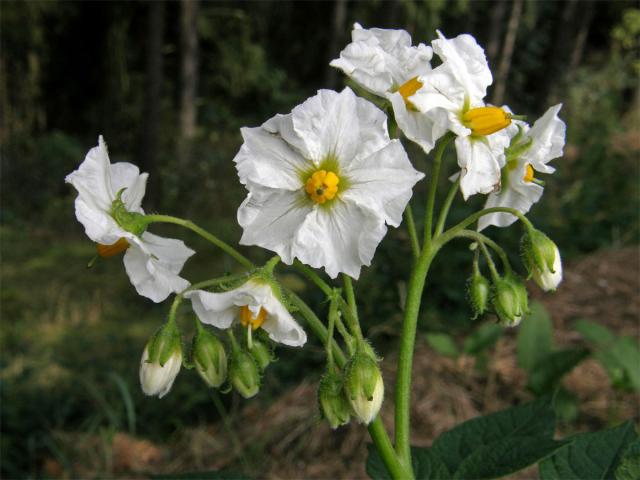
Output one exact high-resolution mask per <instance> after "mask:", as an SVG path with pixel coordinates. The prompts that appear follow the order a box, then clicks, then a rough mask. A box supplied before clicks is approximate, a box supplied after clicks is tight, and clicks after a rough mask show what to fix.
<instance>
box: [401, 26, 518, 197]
mask: <svg viewBox="0 0 640 480" xmlns="http://www.w3.org/2000/svg"><path fill="white" fill-rule="evenodd" d="M438 37H439V38H438V39H437V40H434V41H433V42H432V44H433V50H434V52H435V53H436V54H437V55H438V56H439V57H440V58H441V59H442V65H440V66H438V67H437V68H435V69H434V70H432V71H431V72H428V73H426V74H424V75H421V76H420V77H419V78H418V81H419V82H420V83H421V84H422V87H421V88H420V89H419V90H417V92H416V93H415V94H414V95H412V96H410V97H409V101H410V102H411V103H412V104H413V105H414V106H415V107H416V108H417V109H418V110H419V111H420V112H422V113H424V114H425V115H427V116H428V117H429V118H431V119H432V121H433V123H434V127H433V130H432V133H433V135H432V138H433V140H434V141H436V140H438V139H439V138H440V137H441V136H442V135H444V134H445V133H446V132H447V131H451V132H453V133H455V134H456V135H457V138H456V141H455V145H456V151H457V155H458V165H459V166H460V168H461V171H460V175H461V178H460V190H461V191H462V194H463V196H464V198H465V199H467V198H468V197H469V196H471V195H474V194H476V193H490V192H492V191H494V190H496V189H497V188H499V186H500V169H501V168H502V166H503V165H504V162H505V158H504V148H505V147H506V146H508V144H509V140H510V136H511V134H510V132H509V131H508V130H505V128H506V127H507V126H509V125H510V123H511V113H510V112H509V111H506V110H504V109H501V108H498V107H492V106H486V105H485V103H484V97H485V95H486V92H487V87H488V86H489V85H491V83H492V81H493V79H492V76H491V71H490V70H489V65H488V64H487V59H486V57H485V55H484V50H483V49H482V48H481V47H480V46H479V45H478V44H477V42H476V40H475V39H474V38H473V37H472V36H471V35H467V34H464V35H459V36H458V37H456V38H454V39H447V38H445V36H444V35H442V33H440V32H439V31H438ZM511 133H512V132H511Z"/></svg>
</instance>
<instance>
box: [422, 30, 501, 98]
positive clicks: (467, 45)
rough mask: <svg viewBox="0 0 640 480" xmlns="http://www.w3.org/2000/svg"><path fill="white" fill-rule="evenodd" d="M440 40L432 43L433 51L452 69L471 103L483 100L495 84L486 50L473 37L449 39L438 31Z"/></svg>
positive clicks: (465, 36)
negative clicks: (489, 88) (488, 89)
mask: <svg viewBox="0 0 640 480" xmlns="http://www.w3.org/2000/svg"><path fill="white" fill-rule="evenodd" d="M438 37H439V39H438V40H434V41H433V42H431V44H432V46H433V51H434V52H435V53H436V54H437V55H438V56H439V57H440V58H441V59H442V62H443V64H446V65H448V66H449V67H450V68H451V71H452V73H453V74H454V75H455V77H456V78H457V79H458V82H460V84H462V85H463V86H464V88H465V90H466V91H467V93H468V94H469V96H470V98H471V101H474V100H479V99H483V98H484V97H485V95H486V94H487V87H488V86H489V85H491V83H493V77H492V76H491V70H489V64H488V63H487V58H486V57H485V55H484V50H483V49H482V47H480V45H478V43H477V42H476V39H475V38H473V37H472V36H471V35H468V34H462V35H458V36H457V37H456V38H453V39H447V38H445V36H444V35H442V33H440V31H438Z"/></svg>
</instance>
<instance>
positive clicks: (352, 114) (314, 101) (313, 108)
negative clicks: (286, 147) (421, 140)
mask: <svg viewBox="0 0 640 480" xmlns="http://www.w3.org/2000/svg"><path fill="white" fill-rule="evenodd" d="M292 120H293V127H294V129H295V131H296V133H297V134H298V135H299V136H300V138H301V139H302V141H303V142H304V152H303V154H304V156H305V158H308V159H310V160H312V161H314V163H316V165H318V164H319V163H320V162H321V161H322V160H324V159H325V158H326V157H327V156H329V155H334V156H335V157H336V158H337V159H338V162H339V163H340V165H341V166H345V167H346V166H348V164H349V162H351V161H352V160H353V159H354V158H357V157H358V156H367V155H369V154H370V153H372V152H374V151H376V150H379V149H380V148H381V147H382V146H384V145H385V144H386V143H388V142H389V134H388V132H387V123H386V120H387V117H386V115H385V114H384V113H383V112H382V111H381V110H380V109H378V108H376V107H375V106H374V105H373V104H372V103H371V102H368V101H366V100H364V99H362V98H358V97H356V96H355V94H354V93H353V92H352V91H351V89H349V88H345V89H344V90H343V91H342V92H340V93H336V92H334V91H331V90H319V91H318V94H317V95H316V96H315V97H311V98H310V99H308V100H307V101H305V102H304V103H303V104H301V105H298V106H297V107H295V108H294V109H293V111H292Z"/></svg>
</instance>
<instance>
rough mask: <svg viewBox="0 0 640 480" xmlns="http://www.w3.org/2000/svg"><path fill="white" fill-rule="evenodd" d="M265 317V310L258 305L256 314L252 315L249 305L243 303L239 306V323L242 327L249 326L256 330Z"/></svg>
mask: <svg viewBox="0 0 640 480" xmlns="http://www.w3.org/2000/svg"><path fill="white" fill-rule="evenodd" d="M266 318H267V311H266V310H265V309H264V308H262V307H260V311H259V312H258V315H257V316H255V317H254V316H253V313H252V312H251V310H249V307H248V306H246V305H244V306H243V307H240V323H241V324H242V326H243V327H248V326H249V325H250V326H251V329H252V330H256V329H258V328H260V326H261V325H262V324H263V323H264V320H265V319H266Z"/></svg>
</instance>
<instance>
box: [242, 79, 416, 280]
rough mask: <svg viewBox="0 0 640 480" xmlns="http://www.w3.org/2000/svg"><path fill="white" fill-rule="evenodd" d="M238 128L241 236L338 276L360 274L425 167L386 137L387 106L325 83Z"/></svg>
mask: <svg viewBox="0 0 640 480" xmlns="http://www.w3.org/2000/svg"><path fill="white" fill-rule="evenodd" d="M242 136H243V138H244V144H243V145H242V148H241V149H240V152H239V153H238V154H237V156H236V157H235V159H234V161H235V162H236V167H237V169H238V175H239V177H240V181H241V182H242V183H243V184H244V185H245V186H246V187H247V189H248V190H249V194H248V196H247V198H246V200H245V201H244V202H243V203H242V205H241V206H240V208H239V210H238V222H239V223H240V225H241V226H242V227H243V229H244V232H243V235H242V238H241V240H240V243H241V244H243V245H259V246H261V247H264V248H267V249H269V250H273V251H275V252H276V253H278V255H280V257H281V258H282V261H283V262H284V263H286V264H291V263H292V262H293V259H294V258H298V259H299V260H300V261H301V262H303V263H306V264H308V265H311V266H312V267H315V268H319V267H324V268H325V270H326V271H327V273H328V274H329V276H331V277H332V278H335V277H336V276H337V275H338V273H339V272H344V273H346V274H348V275H350V276H351V277H353V278H356V279H357V278H358V276H359V275H360V268H361V267H362V265H369V264H370V263H371V259H372V258H373V254H374V252H375V249H376V247H377V246H378V244H379V243H380V241H381V240H382V238H383V237H384V235H385V233H386V231H387V227H386V226H385V223H386V224H388V225H392V226H394V227H397V226H398V225H399V224H400V222H401V221H402V213H403V211H404V208H405V207H406V205H407V203H408V201H409V199H410V198H411V194H412V191H411V189H412V187H413V185H414V184H415V183H416V182H417V181H418V180H420V179H421V178H422V177H423V176H424V175H423V174H422V173H420V172H418V171H416V170H415V169H414V168H413V167H412V165H411V163H410V161H409V158H408V157H407V154H406V152H405V151H404V149H403V148H402V145H401V144H400V142H399V141H398V140H390V139H389V134H388V133H387V128H386V117H385V115H384V113H383V112H382V111H380V110H379V109H377V108H376V107H375V106H373V105H372V104H371V103H370V102H368V101H366V100H363V99H361V98H358V97H356V96H355V94H354V93H353V92H352V91H351V90H350V89H348V88H347V89H345V90H343V91H342V92H341V93H337V92H334V91H331V90H320V91H319V92H318V94H317V95H316V96H315V97H312V98H310V99H308V100H307V101H305V102H304V103H303V104H302V105H299V106H297V107H296V108H294V109H293V111H292V113H291V114H288V115H276V116H275V117H273V118H271V119H270V120H268V121H267V122H265V123H264V124H263V125H262V126H261V127H257V128H243V129H242Z"/></svg>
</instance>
